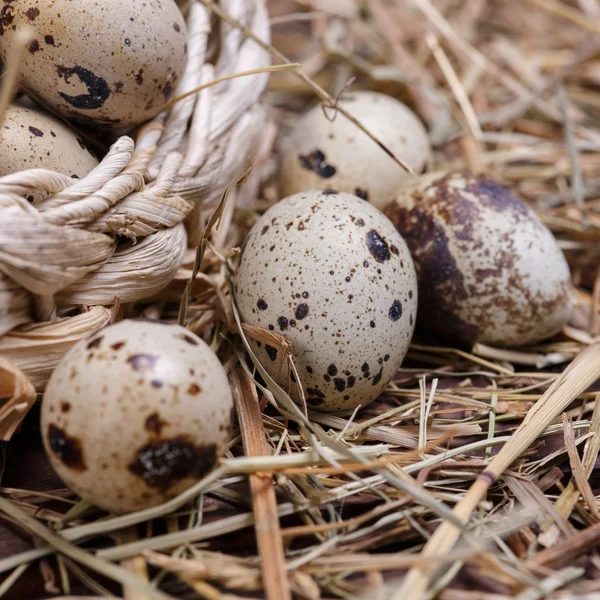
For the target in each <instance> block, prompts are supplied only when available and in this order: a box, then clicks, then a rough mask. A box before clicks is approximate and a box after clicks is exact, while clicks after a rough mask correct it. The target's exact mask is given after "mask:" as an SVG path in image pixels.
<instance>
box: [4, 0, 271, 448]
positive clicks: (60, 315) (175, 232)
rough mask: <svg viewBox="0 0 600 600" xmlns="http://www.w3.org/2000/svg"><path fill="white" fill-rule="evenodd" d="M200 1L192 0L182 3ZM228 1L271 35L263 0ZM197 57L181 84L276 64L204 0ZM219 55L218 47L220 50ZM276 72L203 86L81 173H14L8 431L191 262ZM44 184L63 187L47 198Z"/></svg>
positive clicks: (260, 116)
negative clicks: (62, 366) (99, 340)
mask: <svg viewBox="0 0 600 600" xmlns="http://www.w3.org/2000/svg"><path fill="white" fill-rule="evenodd" d="M179 4H188V3H179ZM220 5H221V6H222V8H224V9H225V10H226V11H227V12H228V13H230V14H231V15H232V16H233V17H234V18H235V19H237V20H238V21H240V22H241V23H243V24H244V25H245V26H246V27H247V28H248V29H250V30H251V31H252V32H253V33H254V34H255V35H256V36H257V37H259V38H260V39H263V40H268V38H269V23H268V16H267V12H266V9H265V6H264V2H263V0H221V1H220ZM186 15H187V21H188V30H189V41H188V63H187V66H186V70H185V73H184V77H183V79H182V81H181V84H180V86H179V88H178V90H177V92H176V95H177V96H180V95H183V94H185V93H186V92H189V91H190V90H193V89H194V88H197V87H198V86H200V85H202V84H205V83H208V82H210V81H213V80H214V79H216V78H221V77H225V76H228V75H233V74H236V73H239V72H242V71H247V70H251V69H260V68H264V67H266V66H268V64H269V62H270V60H269V56H268V54H267V53H266V52H265V51H264V50H262V49H261V48H260V47H259V46H258V45H257V44H256V43H255V42H253V41H252V40H250V39H247V38H246V37H244V35H243V34H242V33H241V32H240V31H239V30H237V29H234V28H232V27H231V26H229V25H227V24H226V23H224V22H221V21H219V20H216V19H214V17H212V16H211V13H210V11H209V10H208V9H207V8H206V7H205V6H204V5H203V4H200V3H197V2H192V3H189V6H187V7H186ZM209 57H216V58H214V59H213V58H211V60H214V64H211V62H208V61H209ZM266 82H267V74H258V75H252V76H248V77H241V78H237V79H232V80H229V81H226V82H223V83H219V84H217V85H215V86H213V87H208V88H205V89H203V90H202V91H201V92H200V93H198V94H196V95H192V96H189V97H187V98H185V99H183V100H181V101H180V102H178V103H176V104H175V105H174V106H173V107H172V108H171V109H170V110H169V111H168V112H166V113H163V114H161V115H159V116H158V117H157V118H156V119H154V120H153V121H151V122H149V123H147V124H145V125H144V126H143V127H142V128H141V129H140V130H139V132H138V133H137V135H136V136H135V141H134V140H133V139H132V138H131V137H128V136H123V137H121V138H120V139H118V140H117V141H116V142H115V143H114V144H113V145H112V147H111V149H110V151H109V152H108V154H107V155H106V156H105V158H104V160H103V161H102V162H101V164H100V165H99V166H98V167H97V168H96V169H94V170H93V171H92V172H91V173H90V174H89V175H88V176H87V177H85V178H84V179H82V180H80V181H76V180H73V179H72V178H70V177H66V176H63V175H60V174H58V173H55V172H52V171H48V170H44V169H33V170H30V171H22V172H19V173H14V174H12V175H9V176H6V177H3V178H0V398H10V399H11V400H10V401H9V402H8V403H5V404H4V406H3V408H2V409H0V437H2V438H4V439H6V438H7V436H10V433H11V432H12V430H14V428H15V422H17V421H20V419H21V418H22V415H24V413H25V412H26V410H27V409H28V407H29V406H30V405H31V404H32V403H33V402H34V400H35V392H34V390H35V391H37V392H40V391H43V389H44V387H45V385H46V382H47V381H48V378H49V376H50V374H51V373H52V370H53V368H54V367H55V366H56V364H57V363H58V361H59V360H60V359H61V357H62V356H63V355H64V354H65V353H66V352H67V351H68V350H69V348H70V347H71V346H72V345H73V344H74V343H76V342H77V341H78V340H80V339H81V338H84V337H87V336H89V335H91V334H92V333H94V332H95V331H97V330H98V329H100V328H102V327H104V326H105V325H106V324H108V323H109V322H110V320H111V306H114V305H115V302H116V300H115V299H116V298H118V301H119V302H120V303H121V304H125V303H131V302H136V301H139V300H142V299H145V298H149V297H151V296H153V295H154V294H156V293H157V292H159V291H160V290H162V289H163V288H165V287H166V286H167V285H168V284H169V283H170V282H171V281H172V280H173V278H174V277H175V275H176V273H177V271H178V270H179V269H180V267H181V265H182V263H183V260H184V256H185V254H186V249H187V248H188V246H194V245H195V244H196V243H197V241H198V240H199V238H200V237H201V234H202V230H203V226H204V223H205V220H206V215H207V214H209V213H210V209H211V207H214V206H215V203H216V201H218V199H219V198H220V196H221V195H222V193H223V190H224V188H225V186H226V185H227V184H228V183H229V182H231V181H232V180H233V179H235V178H236V177H237V176H239V174H240V173H241V172H242V170H243V168H244V166H245V164H246V163H247V162H248V156H249V153H250V150H251V148H252V145H253V143H254V141H255V139H256V135H257V133H258V132H259V130H260V129H261V128H262V126H263V124H264V116H265V108H264V105H263V104H262V103H261V96H262V94H263V91H264V89H265V86H266ZM32 191H43V192H46V193H47V194H49V196H47V197H46V198H45V199H44V200H42V201H41V202H40V203H38V204H37V205H36V206H33V205H31V204H30V203H29V202H28V201H27V200H26V197H27V196H29V195H31V193H32Z"/></svg>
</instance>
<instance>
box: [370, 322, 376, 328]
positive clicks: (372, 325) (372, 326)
mask: <svg viewBox="0 0 600 600" xmlns="http://www.w3.org/2000/svg"><path fill="white" fill-rule="evenodd" d="M369 327H370V328H371V329H375V321H369Z"/></svg>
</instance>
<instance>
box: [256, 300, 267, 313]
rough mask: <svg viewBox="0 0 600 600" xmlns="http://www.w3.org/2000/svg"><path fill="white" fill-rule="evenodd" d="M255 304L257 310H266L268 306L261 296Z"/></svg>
mask: <svg viewBox="0 0 600 600" xmlns="http://www.w3.org/2000/svg"><path fill="white" fill-rule="evenodd" d="M256 306H257V308H258V310H267V308H269V305H268V304H267V303H266V302H265V301H264V300H263V299H262V298H260V299H259V300H258V302H257V303H256Z"/></svg>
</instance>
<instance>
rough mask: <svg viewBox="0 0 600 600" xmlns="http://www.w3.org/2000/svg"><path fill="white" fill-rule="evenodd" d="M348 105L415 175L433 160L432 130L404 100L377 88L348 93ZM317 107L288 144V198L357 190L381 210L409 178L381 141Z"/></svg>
mask: <svg viewBox="0 0 600 600" xmlns="http://www.w3.org/2000/svg"><path fill="white" fill-rule="evenodd" d="M339 104H340V106H342V107H343V108H344V109H346V110H347V111H348V112H349V113H350V114H351V115H352V116H353V117H355V118H356V119H357V120H358V121H359V122H360V123H361V124H362V125H364V126H365V127H366V128H367V129H368V130H369V131H370V132H371V133H372V134H373V135H375V136H376V137H377V138H378V139H379V140H380V141H381V142H382V143H383V144H385V145H386V146H387V148H388V149H389V150H391V152H393V153H394V155H395V156H396V157H398V158H399V159H400V160H402V161H403V162H404V163H405V164H406V165H407V166H408V167H410V169H411V170H412V171H413V172H414V173H421V172H422V171H424V170H425V168H426V167H427V165H428V163H429V160H430V148H429V140H428V137H427V132H426V131H425V128H424V127H423V125H422V124H421V122H420V121H419V119H418V118H417V116H416V115H415V114H414V113H413V112H412V111H411V110H410V109H409V108H407V107H406V106H405V105H404V104H402V102H400V101H398V100H396V99H395V98H392V97H391V96H386V95H385V94H378V93H376V92H366V91H362V92H353V93H350V94H345V95H344V96H343V99H342V100H340V103H339ZM333 115H334V113H333V111H331V110H328V109H326V111H325V112H324V111H323V108H322V107H321V105H318V106H315V107H314V108H312V109H311V110H310V111H308V113H306V114H305V115H304V116H303V117H302V118H301V119H300V121H299V122H298V124H297V125H296V127H295V128H294V130H293V131H292V133H291V134H290V136H289V137H288V138H287V139H286V140H285V141H284V142H283V144H282V147H283V162H282V168H281V179H280V183H281V189H280V192H281V194H282V195H283V196H288V195H290V194H295V193H297V192H301V191H303V190H310V189H321V190H322V189H334V190H337V191H340V192H348V193H350V194H354V195H355V196H358V197H359V198H362V199H363V200H368V201H369V202H371V203H372V204H374V205H375V206H376V207H377V208H381V207H382V206H383V205H384V204H385V202H386V200H387V199H388V197H389V196H390V195H391V194H392V193H393V192H394V190H395V189H396V188H397V187H398V185H399V184H400V183H401V182H402V181H403V180H404V179H405V178H406V177H409V175H408V173H407V172H406V171H405V170H403V169H402V167H400V166H399V165H398V164H397V163H396V162H395V161H394V160H393V159H392V158H391V157H390V156H388V155H387V154H386V152H385V151H384V150H383V149H382V148H380V147H379V146H378V144H377V143H376V142H375V141H373V140H372V139H371V138H369V137H368V136H367V134H366V133H364V132H362V131H361V130H360V129H358V127H357V126H356V125H354V124H353V123H352V122H351V121H350V120H348V119H347V118H346V117H345V116H344V115H342V114H341V113H337V114H335V118H334V119H333V120H331V117H332V116H333Z"/></svg>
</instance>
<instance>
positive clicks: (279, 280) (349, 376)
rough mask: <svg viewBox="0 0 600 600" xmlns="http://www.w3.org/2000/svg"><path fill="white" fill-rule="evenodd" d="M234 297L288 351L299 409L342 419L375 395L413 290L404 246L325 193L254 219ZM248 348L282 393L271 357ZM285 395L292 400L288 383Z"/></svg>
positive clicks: (280, 372)
mask: <svg viewBox="0 0 600 600" xmlns="http://www.w3.org/2000/svg"><path fill="white" fill-rule="evenodd" d="M234 289H235V298H236V302H237V306H238V308H239V311H240V314H241V317H242V320H243V321H244V322H246V323H249V324H250V325H255V326H258V327H263V328H264V329H268V330H271V331H274V332H277V333H280V334H281V335H282V336H284V337H285V338H287V339H288V340H289V341H290V342H291V343H292V355H293V359H294V363H295V365H296V368H297V370H298V374H299V376H300V379H301V383H302V387H303V390H304V393H305V396H306V401H307V403H308V405H309V406H310V407H311V408H314V409H316V410H321V411H325V412H334V411H340V412H348V411H351V410H353V409H354V408H356V407H357V406H359V405H360V406H365V405H367V404H369V403H370V402H372V401H373V400H374V399H375V398H377V396H379V394H381V392H382V390H383V389H384V388H385V386H386V385H387V383H388V382H389V381H390V379H391V378H392V377H393V376H394V374H395V373H396V371H397V370H398V368H399V367H400V364H401V363H402V359H403V358H404V355H405V354H406V351H407V349H408V345H409V343H410V340H411V337H412V333H413V328H414V322H415V319H416V309H417V281H416V275H415V269H414V266H413V262H412V259H411V257H410V254H409V252H408V248H407V246H406V244H405V243H404V240H403V239H402V237H401V236H400V235H399V234H398V232H397V231H396V229H395V228H394V226H393V224H392V223H391V222H390V221H389V220H388V219H387V218H386V217H385V216H384V215H383V214H382V213H380V212H379V211H378V210H377V209H376V208H375V207H374V206H372V205H370V204H368V203H366V202H364V201H363V200H360V199H359V198H357V197H356V196H352V195H351V194H344V193H337V192H333V191H331V190H330V191H323V192H321V191H310V192H303V193H300V194H295V195H294V196H290V197H289V198H285V199H284V200H282V201H281V202H278V203H277V204H275V205H274V206H272V207H271V208H270V209H269V210H268V211H267V212H266V213H265V214H264V215H263V216H262V217H261V218H260V219H259V221H258V222H257V223H256V225H255V226H254V227H253V228H252V230H251V231H250V233H249V235H248V238H247V240H246V242H245V246H244V250H243V253H242V257H241V262H240V266H239V270H238V273H237V276H236V280H235V287H234ZM252 345H253V349H254V351H255V352H256V354H257V356H258V358H259V359H260V361H261V363H262V364H263V365H264V366H265V368H266V369H267V370H268V372H269V373H270V375H271V376H273V377H274V378H275V379H276V380H277V381H278V382H279V383H280V384H281V385H283V386H284V387H287V385H288V374H287V370H286V369H281V368H280V365H281V361H280V360H279V358H280V357H279V354H278V350H277V349H276V348H274V347H272V346H269V345H265V344H263V343H260V342H256V341H253V342H252ZM284 364H285V363H284ZM291 393H292V397H293V398H294V399H295V400H296V401H298V400H299V398H300V396H299V390H298V386H297V385H296V384H295V383H294V382H293V381H292V383H291Z"/></svg>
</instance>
